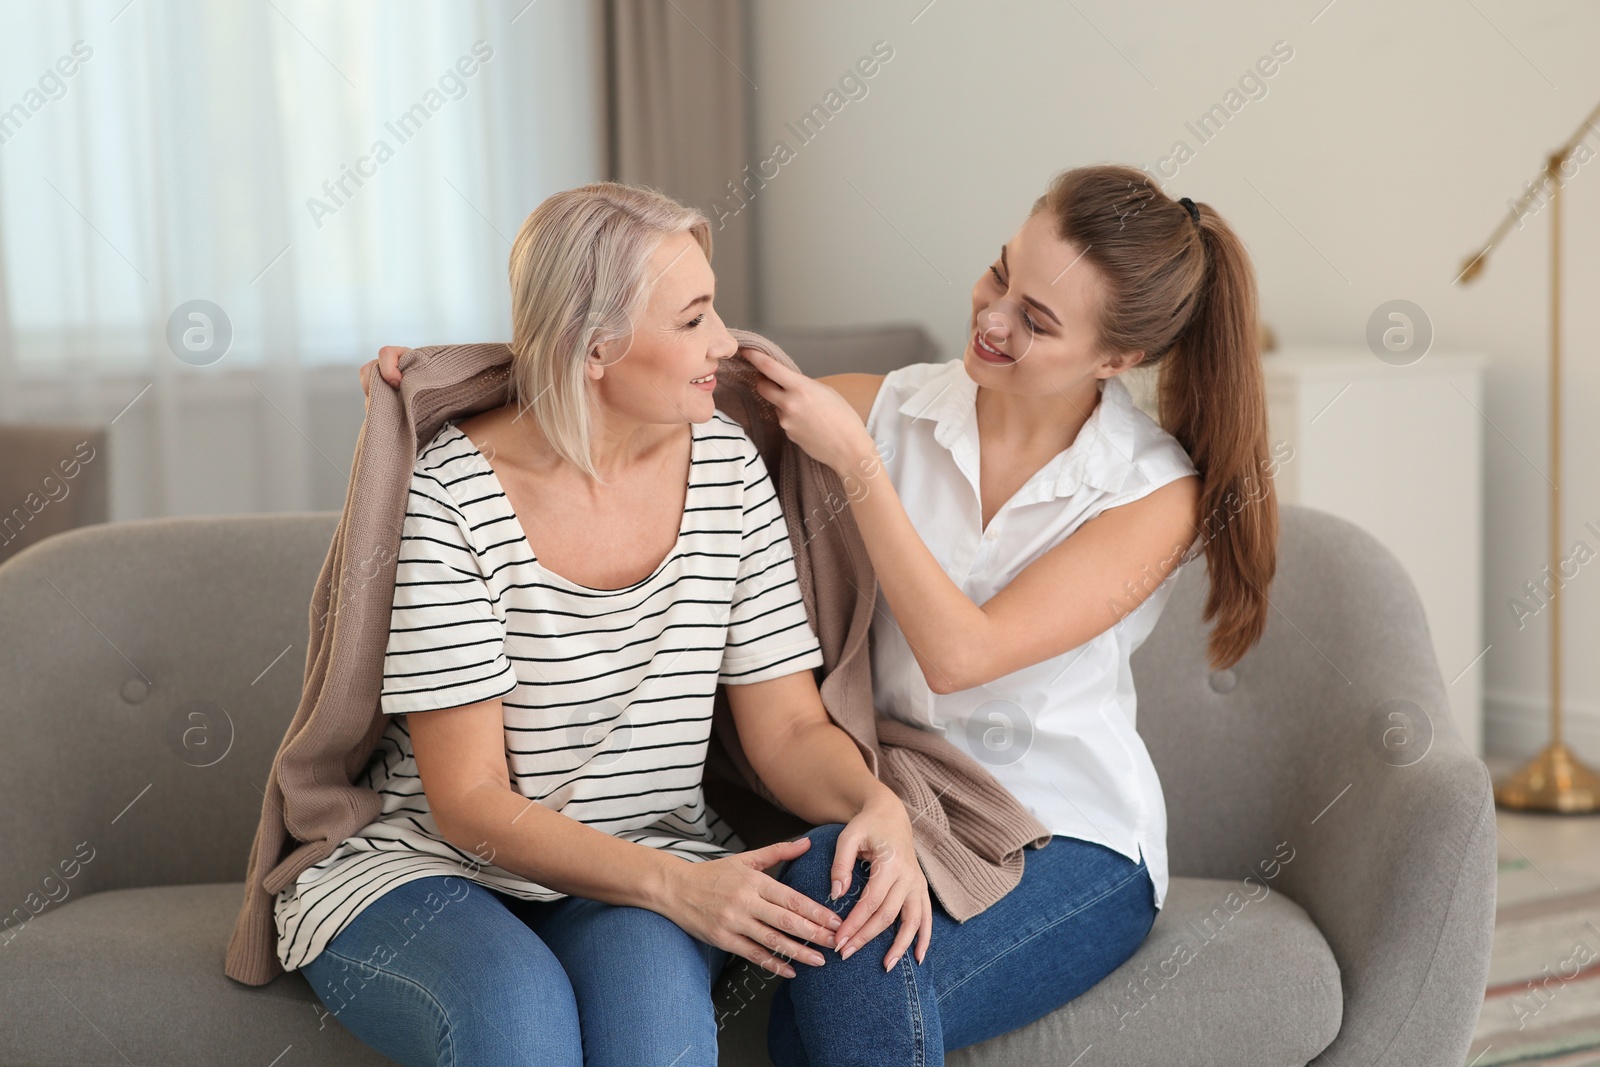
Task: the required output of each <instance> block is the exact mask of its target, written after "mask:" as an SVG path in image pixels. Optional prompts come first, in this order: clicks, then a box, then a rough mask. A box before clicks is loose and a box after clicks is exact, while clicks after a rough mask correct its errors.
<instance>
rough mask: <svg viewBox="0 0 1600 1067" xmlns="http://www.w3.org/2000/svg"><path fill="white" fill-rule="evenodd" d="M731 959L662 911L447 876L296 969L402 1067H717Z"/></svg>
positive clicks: (372, 910) (362, 920)
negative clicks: (544, 895)
mask: <svg viewBox="0 0 1600 1067" xmlns="http://www.w3.org/2000/svg"><path fill="white" fill-rule="evenodd" d="M727 959H728V954H727V953H726V952H724V951H723V950H722V949H719V948H716V947H714V946H712V945H708V944H706V943H705V942H703V941H699V940H696V939H695V938H693V937H691V936H690V935H689V934H687V933H685V932H684V931H683V929H682V928H681V927H679V926H678V925H677V924H675V923H673V922H672V921H671V920H670V919H667V918H665V917H664V916H661V915H658V914H657V913H655V912H653V911H648V910H645V909H643V908H632V907H623V906H617V905H611V904H603V903H601V902H599V901H595V900H588V899H586V898H583V897H564V898H562V899H560V900H555V901H525V900H518V899H516V898H514V897H510V896H507V895H505V894H502V893H500V892H498V891H496V890H492V889H489V888H488V887H486V886H483V885H479V884H478V883H476V882H473V881H471V880H469V879H467V878H464V877H456V876H453V875H452V876H447V877H446V876H435V877H428V878H419V879H417V880H415V881H412V882H407V883H405V884H403V885H400V886H397V887H395V888H394V889H391V890H389V891H388V892H386V893H384V894H383V896H381V897H379V898H378V899H377V900H375V901H373V902H372V903H371V904H369V905H368V906H367V907H366V908H365V909H363V910H362V911H361V913H360V914H358V915H357V916H356V917H355V918H354V919H353V920H351V922H350V924H349V925H348V926H346V927H345V928H344V929H343V930H341V931H339V934H338V935H337V936H336V937H334V939H333V940H332V941H330V942H329V943H328V945H327V947H326V948H324V949H323V951H322V952H321V953H320V954H319V955H318V956H317V957H316V958H315V959H313V960H311V961H310V962H309V963H307V964H306V965H305V966H303V967H301V968H300V972H301V973H302V974H304V975H305V977H306V979H307V981H309V982H310V983H311V988H312V989H313V990H315V991H316V994H317V996H318V997H319V998H320V999H321V1000H322V1002H323V1004H324V1005H325V1006H326V1007H327V1008H328V1010H329V1011H330V1012H331V1013H332V1014H333V1015H334V1016H335V1017H336V1018H337V1019H338V1020H339V1021H340V1022H341V1023H343V1024H344V1026H345V1027H346V1028H347V1029H348V1030H350V1031H351V1032H352V1033H353V1034H355V1036H356V1037H358V1038H360V1039H361V1040H362V1041H363V1042H364V1043H366V1044H367V1045H369V1046H371V1047H372V1048H374V1049H376V1050H377V1051H379V1052H381V1053H383V1054H384V1055H385V1056H388V1057H389V1058H390V1059H392V1060H395V1061H396V1062H398V1063H401V1064H404V1065H406V1067H413V1065H417V1067H420V1065H428V1067H434V1065H438V1067H445V1065H451V1067H524V1065H533V1064H538V1065H540V1067H544V1065H560V1067H581V1065H584V1064H587V1065H588V1067H613V1065H614V1067H641V1065H654V1064H659V1065H661V1067H667V1065H668V1064H671V1065H673V1067H690V1065H701V1064H704V1065H711V1064H715V1063H716V1062H717V1024H716V1017H715V1015H714V1013H713V1010H712V1004H711V987H712V985H713V983H714V982H715V981H716V979H717V976H718V975H719V973H720V972H721V970H722V967H723V965H724V964H725V963H726V962H727Z"/></svg>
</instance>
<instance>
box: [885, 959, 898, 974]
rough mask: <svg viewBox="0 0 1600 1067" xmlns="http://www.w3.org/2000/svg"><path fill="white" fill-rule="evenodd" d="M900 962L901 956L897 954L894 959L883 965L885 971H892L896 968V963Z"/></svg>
mask: <svg viewBox="0 0 1600 1067" xmlns="http://www.w3.org/2000/svg"><path fill="white" fill-rule="evenodd" d="M899 962H900V957H899V956H896V957H895V958H894V959H892V960H890V961H889V962H888V963H886V964H884V965H883V973H885V974H888V973H889V972H890V971H892V970H894V965H895V964H897V963H899Z"/></svg>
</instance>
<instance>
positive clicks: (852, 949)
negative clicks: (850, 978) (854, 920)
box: [839, 945, 856, 960]
mask: <svg viewBox="0 0 1600 1067" xmlns="http://www.w3.org/2000/svg"><path fill="white" fill-rule="evenodd" d="M855 950H856V949H855V946H854V945H851V946H850V947H849V948H847V949H845V950H844V951H843V952H841V953H839V958H840V959H841V960H847V959H849V958H850V956H851V954H852V953H853V952H855Z"/></svg>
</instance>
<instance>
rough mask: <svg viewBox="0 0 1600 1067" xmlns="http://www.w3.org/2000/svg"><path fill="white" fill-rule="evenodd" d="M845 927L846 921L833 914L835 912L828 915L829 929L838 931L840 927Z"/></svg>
mask: <svg viewBox="0 0 1600 1067" xmlns="http://www.w3.org/2000/svg"><path fill="white" fill-rule="evenodd" d="M843 925H844V920H843V919H841V918H839V916H837V915H835V914H833V912H831V911H830V912H829V913H828V929H830V930H837V929H839V927H841V926H843Z"/></svg>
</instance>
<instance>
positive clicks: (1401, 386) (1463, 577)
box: [1262, 347, 1487, 756]
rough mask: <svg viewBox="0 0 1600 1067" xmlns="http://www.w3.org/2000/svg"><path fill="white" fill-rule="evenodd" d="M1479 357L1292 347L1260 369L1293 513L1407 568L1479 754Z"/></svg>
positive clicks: (1461, 722) (1283, 492)
mask: <svg viewBox="0 0 1600 1067" xmlns="http://www.w3.org/2000/svg"><path fill="white" fill-rule="evenodd" d="M1486 362H1487V360H1486V358H1485V357H1484V356H1483V355H1482V354H1481V353H1475V352H1455V353H1449V352H1430V353H1428V354H1427V355H1426V356H1424V357H1423V358H1422V359H1421V360H1419V361H1417V362H1416V363H1413V364H1410V365H1408V366H1394V365H1392V364H1389V363H1385V362H1383V361H1382V360H1379V359H1378V358H1377V357H1375V356H1374V355H1373V354H1372V353H1371V352H1369V351H1367V350H1366V349H1365V348H1312V347H1285V348H1281V349H1279V350H1278V351H1276V352H1271V353H1268V354H1267V355H1266V356H1264V357H1263V360H1262V365H1263V367H1264V369H1265V371H1266V379H1267V407H1268V414H1267V419H1268V425H1269V431H1268V432H1269V434H1270V438H1271V440H1272V441H1273V442H1274V443H1276V442H1278V441H1287V442H1288V443H1289V445H1290V446H1292V447H1293V449H1294V457H1293V459H1291V460H1290V461H1289V462H1287V463H1284V464H1282V465H1281V466H1280V467H1279V470H1278V475H1277V489H1278V494H1279V499H1280V500H1281V501H1283V502H1285V503H1291V504H1305V505H1308V506H1310V507H1314V508H1320V509H1322V510H1323V511H1331V512H1333V513H1334V514H1336V515H1339V516H1341V517H1343V518H1346V519H1349V520H1350V521H1351V522H1354V523H1355V524H1356V525H1358V526H1360V527H1362V528H1363V529H1365V530H1367V531H1369V532H1370V533H1372V534H1373V536H1375V537H1376V538H1377V539H1378V540H1379V541H1381V542H1383V544H1384V545H1385V546H1386V547H1387V548H1388V549H1389V550H1390V551H1392V552H1393V553H1394V554H1395V555H1396V556H1398V557H1399V558H1400V562H1401V563H1402V564H1403V565H1404V566H1405V568H1406V570H1407V572H1409V573H1410V575H1411V578H1412V580H1413V581H1414V582H1415V583H1416V585H1417V591H1418V592H1419V593H1420V594H1421V596H1422V605H1423V608H1424V610H1425V611H1426V612H1427V615H1428V628H1429V629H1430V630H1431V631H1432V634H1433V647H1434V650H1435V651H1436V652H1437V653H1438V656H1439V669H1440V671H1441V672H1442V673H1443V675H1444V681H1445V686H1446V692H1447V693H1448V694H1449V697H1450V708H1451V711H1452V712H1453V713H1454V715H1455V719H1456V724H1457V726H1458V727H1459V728H1460V731H1461V736H1462V737H1463V738H1464V739H1465V740H1466V742H1467V746H1468V747H1469V749H1470V750H1471V751H1472V752H1473V753H1475V754H1476V755H1478V756H1482V754H1483V668H1484V657H1483V655H1482V653H1483V651H1484V647H1485V643H1486V642H1485V640H1484V636H1483V632H1484V631H1483V588H1482V586H1483V437H1484V426H1485V419H1484V416H1483V414H1482V412H1483V410H1484V407H1483V368H1484V365H1485V363H1486Z"/></svg>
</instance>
